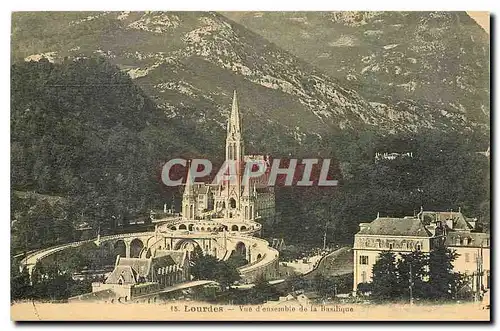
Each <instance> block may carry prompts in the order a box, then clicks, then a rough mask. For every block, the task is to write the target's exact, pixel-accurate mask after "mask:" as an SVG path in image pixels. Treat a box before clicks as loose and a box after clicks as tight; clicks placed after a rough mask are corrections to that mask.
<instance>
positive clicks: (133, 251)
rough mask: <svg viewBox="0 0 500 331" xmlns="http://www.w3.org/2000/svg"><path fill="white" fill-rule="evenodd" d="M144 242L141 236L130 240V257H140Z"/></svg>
mask: <svg viewBox="0 0 500 331" xmlns="http://www.w3.org/2000/svg"><path fill="white" fill-rule="evenodd" d="M143 248H144V244H143V243H142V241H141V240H140V239H139V238H135V239H134V240H132V241H131V242H130V257H140V254H141V251H142V249H143Z"/></svg>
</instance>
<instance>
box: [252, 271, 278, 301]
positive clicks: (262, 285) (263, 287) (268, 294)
mask: <svg viewBox="0 0 500 331" xmlns="http://www.w3.org/2000/svg"><path fill="white" fill-rule="evenodd" d="M254 284H255V285H254V286H253V287H252V288H251V289H250V293H249V297H250V301H251V303H252V304H260V303H264V302H267V301H269V300H271V299H276V298H277V297H278V296H279V294H278V292H277V291H276V289H275V288H274V287H273V286H272V285H271V284H269V282H268V281H267V280H266V278H265V276H264V275H262V274H261V275H259V276H258V277H257V278H256V279H255V282H254Z"/></svg>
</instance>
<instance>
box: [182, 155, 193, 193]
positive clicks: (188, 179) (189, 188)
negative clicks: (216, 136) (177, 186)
mask: <svg viewBox="0 0 500 331" xmlns="http://www.w3.org/2000/svg"><path fill="white" fill-rule="evenodd" d="M187 169H188V173H187V176H186V186H185V187H184V196H186V197H187V196H191V195H193V194H194V190H193V178H192V176H191V161H188V162H187Z"/></svg>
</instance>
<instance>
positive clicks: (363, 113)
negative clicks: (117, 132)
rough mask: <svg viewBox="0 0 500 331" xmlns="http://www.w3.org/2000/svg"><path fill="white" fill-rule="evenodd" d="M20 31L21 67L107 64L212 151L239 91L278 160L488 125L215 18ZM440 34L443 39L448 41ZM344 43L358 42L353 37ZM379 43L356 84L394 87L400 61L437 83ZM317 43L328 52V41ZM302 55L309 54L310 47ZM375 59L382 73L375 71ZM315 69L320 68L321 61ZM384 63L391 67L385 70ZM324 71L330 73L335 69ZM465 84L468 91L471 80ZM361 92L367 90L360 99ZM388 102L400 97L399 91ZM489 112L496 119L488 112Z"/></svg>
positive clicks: (74, 20)
mask: <svg viewBox="0 0 500 331" xmlns="http://www.w3.org/2000/svg"><path fill="white" fill-rule="evenodd" d="M232 18H233V19H234V17H232ZM367 19H368V18H367ZM287 20H288V19H287ZM369 20H370V22H371V21H374V20H375V18H373V17H370V18H369ZM288 21H290V24H287V25H284V26H283V27H281V28H280V29H281V32H280V34H283V35H285V31H284V30H285V29H287V27H286V26H293V25H294V24H295V23H296V22H295V21H297V20H295V21H294V20H288ZM294 22H295V23H294ZM244 23H245V22H244ZM318 24H319V23H318ZM356 24H357V23H356ZM371 24H376V23H375V22H373V23H371ZM318 27H319V25H318ZM366 28H367V27H365V26H364V25H362V26H361V28H360V27H359V26H356V27H351V31H352V30H356V31H358V30H359V31H358V32H357V33H358V34H360V33H361V34H363V35H365V32H366V31H368V30H366ZM404 28H405V27H404V26H403V27H402V28H401V29H404ZM12 29H13V31H12V58H13V61H23V60H24V61H31V60H34V61H37V60H39V59H40V58H42V57H45V58H47V59H49V60H50V61H55V62H57V61H61V60H62V59H63V58H65V57H69V58H81V57H92V56H101V57H104V58H106V59H107V60H108V61H110V62H111V63H113V64H116V65H118V66H119V67H120V68H121V69H122V70H123V71H124V72H127V73H128V75H129V76H130V77H131V78H133V79H134V81H135V83H136V84H137V85H139V86H140V87H141V88H142V89H143V90H145V91H146V93H147V94H148V95H149V96H151V97H152V98H153V100H154V101H155V102H156V103H157V104H158V105H159V106H160V107H161V108H162V109H163V110H164V112H165V115H166V116H167V117H171V118H176V119H178V120H180V121H183V123H184V124H185V128H186V131H187V132H189V134H191V135H194V136H195V137H198V138H199V139H203V140H205V141H206V144H207V145H210V146H212V147H215V146H214V145H220V142H221V140H223V137H224V134H225V130H224V127H225V121H226V118H227V115H228V112H229V108H230V104H231V97H232V91H233V90H234V89H236V90H238V93H239V100H240V108H241V112H242V116H243V121H244V122H245V125H244V127H245V130H246V132H245V137H246V140H247V145H248V150H249V152H261V151H262V149H263V148H265V149H266V151H268V152H271V153H278V154H281V153H285V152H286V153H288V152H292V151H295V149H296V146H298V145H300V144H302V145H304V144H305V145H308V146H310V145H315V144H316V143H317V142H318V141H319V140H320V139H321V137H322V135H324V134H328V133H330V132H334V131H336V130H342V129H348V128H352V129H370V128H372V129H375V130H377V131H379V132H395V131H408V130H409V131H417V130H420V129H424V128H438V129H442V130H450V129H457V130H463V129H473V128H476V127H478V126H483V127H484V123H485V122H484V118H483V117H484V116H483V117H480V116H479V117H475V116H472V115H471V114H475V113H477V111H476V112H472V111H469V109H468V108H467V109H465V110H464V109H463V108H464V107H465V106H463V105H462V103H459V102H456V108H447V107H445V106H443V107H441V106H439V107H436V106H435V104H433V103H431V104H429V103H425V102H422V100H421V99H419V98H412V99H408V98H401V100H399V99H398V100H397V102H387V101H386V100H385V98H384V97H383V95H385V93H386V92H387V89H385V85H383V84H382V87H379V86H378V85H376V84H373V86H372V85H371V84H370V80H363V84H362V85H359V86H356V84H351V86H350V87H351V88H347V87H346V86H348V85H347V84H346V83H345V82H344V81H343V77H342V75H335V76H338V77H340V78H341V79H342V80H341V81H340V82H339V81H338V80H336V79H335V78H332V76H333V75H331V76H329V75H327V74H325V73H323V72H322V71H320V70H318V69H316V68H315V67H314V66H311V65H310V64H309V63H308V62H307V61H304V60H303V59H300V58H299V57H297V56H295V55H292V54H291V53H290V52H288V51H286V50H284V48H288V49H290V50H291V51H293V52H294V53H296V50H294V49H291V47H285V46H286V45H283V43H281V44H280V43H278V41H277V40H275V39H276V38H274V39H273V38H271V36H269V35H266V34H265V33H263V32H262V31H259V33H261V34H262V35H264V36H265V37H266V38H269V39H271V40H272V41H273V42H275V43H276V44H278V45H279V46H281V47H282V48H280V47H278V46H277V45H276V44H274V43H271V42H269V41H268V40H267V39H265V38H263V37H262V36H261V35H259V34H257V33H254V32H252V31H250V30H249V29H247V28H245V27H243V26H241V25H239V24H236V23H234V22H232V21H231V20H229V19H227V18H226V17H224V16H223V15H220V14H217V13H205V12H204V13H196V12H182V13H181V12H168V13H165V12H131V13H129V12H97V13H92V12H72V13H15V14H14V15H13V27H12ZM394 29H396V30H397V28H396V27H394ZM439 31H440V30H436V31H435V33H436V34H439V33H443V32H439ZM401 33H402V32H399V33H396V32H395V34H396V35H398V34H401ZM290 35H292V36H295V35H296V33H294V32H293V30H290V31H288V34H287V36H290ZM379 37H380V36H379ZM284 38H285V37H284ZM286 38H290V37H286ZM367 38H368V37H367ZM384 38H385V36H384ZM297 39H298V38H297ZM344 39H345V38H344ZM344 39H342V38H341V40H340V41H339V42H341V41H342V40H344ZM344 41H345V43H347V44H348V43H350V42H349V41H347V39H345V40H344ZM380 42H381V43H386V42H387V45H389V44H390V45H389V46H387V45H385V44H384V45H385V46H387V47H382V49H383V50H384V51H383V52H381V53H380V52H375V55H366V54H371V53H370V52H372V51H370V49H372V47H371V46H373V45H371V44H370V45H367V47H365V49H366V52H368V53H366V54H362V53H360V54H359V56H360V57H361V59H363V58H366V57H367V56H368V58H366V59H365V60H364V61H367V62H366V63H365V64H364V66H365V67H368V69H365V70H364V73H363V74H361V73H357V74H356V73H355V72H351V71H350V70H351V69H349V68H350V66H351V64H348V62H350V61H351V60H350V59H351V57H350V56H346V55H344V56H343V57H344V65H343V66H339V68H340V69H339V70H341V71H342V70H343V71H344V72H345V73H346V74H350V75H354V76H355V78H353V79H352V80H356V79H358V81H360V80H362V79H361V78H362V77H364V74H366V76H369V77H377V74H376V73H377V72H379V71H387V77H388V78H387V79H390V77H399V76H397V75H395V74H393V73H392V71H391V72H389V69H390V70H396V69H394V68H395V67H396V66H397V65H398V63H400V62H405V63H406V62H408V65H409V66H412V65H414V67H415V68H418V69H419V70H420V75H429V71H430V70H432V67H422V64H421V63H419V62H418V61H419V60H420V58H419V57H417V55H415V59H416V61H417V62H416V63H412V60H411V57H409V58H406V55H404V58H403V56H401V55H397V54H395V55H394V56H392V55H391V58H394V59H399V57H401V58H402V59H400V60H398V61H399V62H395V63H393V64H391V62H390V61H388V60H384V61H381V60H380V59H379V58H380V57H382V58H383V57H384V54H389V53H388V52H390V53H392V52H396V53H397V52H398V46H391V45H392V44H393V43H395V41H394V42H393V41H391V42H390V43H389V40H387V41H383V42H382V41H380ZM316 43H317V44H322V39H317V40H316ZM285 44H286V43H285ZM368 46H370V47H368ZM297 47H298V46H297ZM303 47H304V48H308V47H309V44H304V45H303ZM318 47H319V46H318ZM333 47H335V46H333ZM436 47H438V46H436ZM337 48H338V49H345V47H337ZM467 51H468V50H467ZM311 52H312V51H311ZM312 53H313V52H312ZM379 53H380V54H379ZM299 55H301V57H302V58H305V56H304V55H303V54H299ZM453 56H457V54H453ZM332 57H336V55H335V56H332ZM330 60H331V59H329V60H328V61H330ZM357 61H358V60H355V59H353V60H352V62H354V63H357ZM360 61H361V60H360ZM377 61H379V63H378V65H379V69H376V66H377ZM394 61H396V60H394ZM309 62H311V63H313V64H314V65H316V66H318V67H321V62H318V61H309ZM445 62H446V61H445ZM382 63H384V65H385V66H387V67H381V65H382ZM443 63H444V62H443ZM336 65H338V62H336V61H332V66H336ZM459 65H461V64H459ZM400 66H401V65H400ZM323 67H324V66H323ZM332 68H333V67H332ZM363 68H364V67H363ZM324 69H325V71H327V72H328V73H330V74H332V70H328V68H324ZM377 70H378V71H377ZM400 70H402V72H401V75H400V77H405V75H404V74H405V73H406V72H407V71H405V70H407V67H406V66H405V67H401V69H400ZM443 70H444V69H443ZM371 73H375V74H371ZM370 75H371V76H370ZM354 76H353V77H354ZM358 76H359V77H358ZM410 77H411V76H410ZM429 79H430V78H429ZM372 80H373V79H372ZM410 82H411V80H407V79H406V78H405V79H402V80H401V81H395V82H394V83H393V86H398V85H401V84H409V85H408V86H409V87H408V89H410V90H411V88H412V87H411V86H413V85H412V84H410ZM462 82H466V83H467V82H468V80H467V78H464V79H463V80H462ZM419 84H420V83H419ZM419 84H417V86H420V85H419ZM464 84H465V83H464ZM468 84H469V85H470V83H468ZM469 85H467V86H469ZM366 86H372V87H373V88H375V89H379V91H378V92H379V95H380V98H373V93H365V91H366ZM355 89H359V90H360V94H358V93H357V92H356V91H355ZM395 89H396V90H398V89H400V88H399V87H395ZM402 89H403V91H404V90H405V89H406V88H402ZM422 93H424V92H422ZM424 94H425V93H424ZM389 95H390V96H391V97H392V96H395V97H396V98H399V96H398V93H397V91H396V92H395V93H392V94H389ZM403 97H406V95H403ZM424 99H425V98H424ZM481 100H482V99H481ZM478 107H480V106H479V105H478ZM485 107H486V106H485ZM483 112H484V113H488V110H487V108H484V109H483ZM221 152H222V151H221Z"/></svg>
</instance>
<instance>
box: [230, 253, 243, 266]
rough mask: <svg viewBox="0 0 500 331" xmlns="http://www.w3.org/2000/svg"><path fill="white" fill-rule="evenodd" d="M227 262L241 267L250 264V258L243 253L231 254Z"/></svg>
mask: <svg viewBox="0 0 500 331" xmlns="http://www.w3.org/2000/svg"><path fill="white" fill-rule="evenodd" d="M227 263H228V264H229V265H231V266H232V267H233V268H239V267H242V266H244V265H245V264H248V260H247V259H245V257H244V256H243V255H241V254H231V256H230V257H229V259H227Z"/></svg>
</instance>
